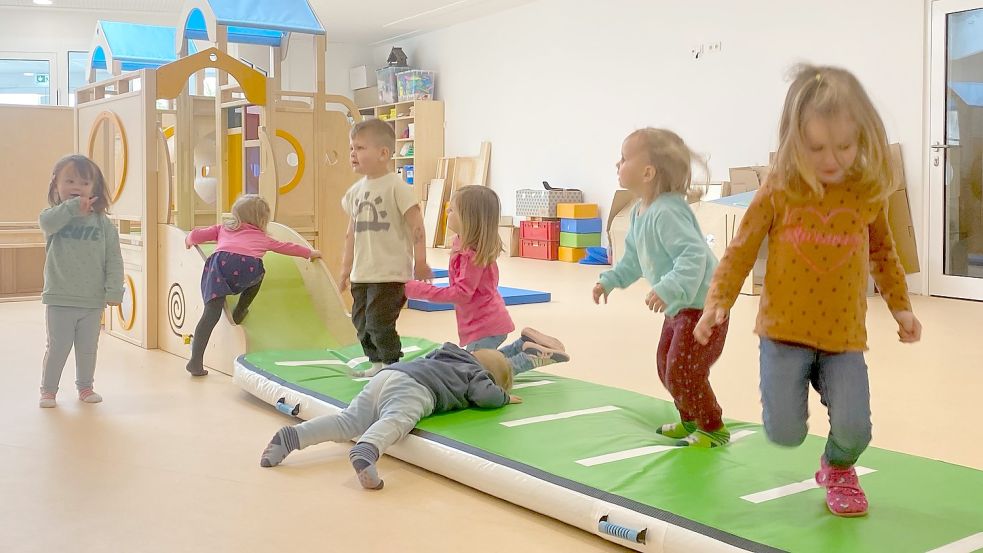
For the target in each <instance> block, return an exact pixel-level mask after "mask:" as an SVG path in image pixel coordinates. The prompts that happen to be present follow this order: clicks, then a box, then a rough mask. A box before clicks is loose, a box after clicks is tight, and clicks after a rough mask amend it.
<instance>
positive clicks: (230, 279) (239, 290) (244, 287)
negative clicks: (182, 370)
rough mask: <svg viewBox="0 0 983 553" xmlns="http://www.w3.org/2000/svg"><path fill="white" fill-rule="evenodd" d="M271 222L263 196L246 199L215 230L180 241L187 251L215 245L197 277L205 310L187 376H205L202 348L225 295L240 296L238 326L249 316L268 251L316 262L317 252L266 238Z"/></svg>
mask: <svg viewBox="0 0 983 553" xmlns="http://www.w3.org/2000/svg"><path fill="white" fill-rule="evenodd" d="M269 222H270V206H269V204H267V203H266V200H264V199H263V198H262V197H261V196H259V195H256V194H246V195H244V196H241V197H240V198H239V199H238V200H236V202H235V204H233V205H232V220H231V221H228V222H226V223H225V224H223V225H214V226H210V227H207V228H199V229H195V230H193V231H191V233H190V234H189V235H188V237H187V238H186V239H185V240H184V245H185V247H187V248H190V247H191V246H195V245H197V244H201V243H204V242H217V243H218V247H217V248H215V253H213V254H212V255H211V256H209V258H208V260H207V261H205V270H204V271H203V272H202V275H201V295H202V299H203V300H204V301H205V310H204V312H203V313H202V314H201V320H199V321H198V326H197V327H195V334H194V338H193V339H192V341H191V359H190V360H189V361H188V365H187V369H188V372H189V373H191V374H192V375H193V376H205V375H206V374H208V371H207V370H205V367H204V366H203V362H204V356H205V346H207V345H208V339H209V338H210V337H211V335H212V330H214V329H215V325H216V324H217V323H218V320H219V317H221V316H222V308H223V307H224V306H225V296H233V295H236V294H240V296H239V302H238V303H237V304H236V307H235V310H234V311H233V312H232V320H233V321H235V323H236V324H239V323H241V322H242V320H243V319H244V318H245V317H246V314H247V313H248V312H249V304H250V303H252V301H253V300H254V299H255V298H256V294H258V293H259V287H260V285H261V284H263V276H264V275H265V274H266V271H265V269H264V268H263V259H262V258H263V255H264V254H265V253H266V252H268V251H273V252H277V253H281V254H283V255H292V256H294V257H306V258H308V259H317V258H319V257H321V252H319V251H317V250H312V249H310V248H308V247H305V246H301V245H300V244H291V243H290V242H280V241H279V240H274V239H273V238H270V236H269V235H268V234H266V225H267V224H269Z"/></svg>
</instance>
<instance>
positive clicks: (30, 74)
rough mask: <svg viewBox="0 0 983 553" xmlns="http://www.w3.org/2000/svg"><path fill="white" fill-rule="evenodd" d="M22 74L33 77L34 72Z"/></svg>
mask: <svg viewBox="0 0 983 553" xmlns="http://www.w3.org/2000/svg"><path fill="white" fill-rule="evenodd" d="M24 76H25V77H33V76H34V73H24Z"/></svg>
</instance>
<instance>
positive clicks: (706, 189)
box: [689, 182, 725, 204]
mask: <svg viewBox="0 0 983 553" xmlns="http://www.w3.org/2000/svg"><path fill="white" fill-rule="evenodd" d="M724 184H725V183H722V182H710V183H704V184H694V185H693V188H695V189H697V190H699V191H701V192H703V196H701V197H700V198H699V199H697V200H690V201H689V203H691V204H693V203H696V202H709V201H710V200H719V199H720V198H723V197H724Z"/></svg>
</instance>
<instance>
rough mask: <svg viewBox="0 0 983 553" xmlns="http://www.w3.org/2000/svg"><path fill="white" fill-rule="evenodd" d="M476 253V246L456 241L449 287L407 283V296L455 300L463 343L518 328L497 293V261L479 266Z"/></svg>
mask: <svg viewBox="0 0 983 553" xmlns="http://www.w3.org/2000/svg"><path fill="white" fill-rule="evenodd" d="M474 254H475V252H474V250H470V249H468V250H460V249H459V245H458V244H455V245H454V253H452V254H451V258H450V264H449V267H448V268H447V273H448V276H449V277H450V285H449V286H447V287H446V288H441V287H437V286H433V285H431V284H427V283H425V282H420V281H418V280H411V281H410V282H407V283H406V297H408V298H411V299H422V300H429V301H433V302H438V303H451V304H454V314H455V315H456V316H457V333H458V336H459V338H460V340H461V345H462V346H466V345H468V344H470V343H473V342H476V341H478V340H480V339H482V338H487V337H489V336H501V335H504V334H508V333H509V332H512V331H513V330H515V325H514V324H513V323H512V317H510V316H509V312H508V310H507V309H505V300H503V299H502V295H501V294H499V293H498V264H497V263H491V264H490V265H488V266H486V267H479V266H477V265H476V264H475V262H474Z"/></svg>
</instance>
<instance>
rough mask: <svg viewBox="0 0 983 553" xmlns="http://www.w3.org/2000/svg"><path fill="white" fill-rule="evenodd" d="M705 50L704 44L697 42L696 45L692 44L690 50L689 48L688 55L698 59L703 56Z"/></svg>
mask: <svg viewBox="0 0 983 553" xmlns="http://www.w3.org/2000/svg"><path fill="white" fill-rule="evenodd" d="M705 52H706V46H705V45H703V44H697V45H695V46H693V47H692V48H690V50H689V53H690V55H691V56H692V57H693V59H695V60H698V59H700V58H701V57H703V54H704V53H705Z"/></svg>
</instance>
